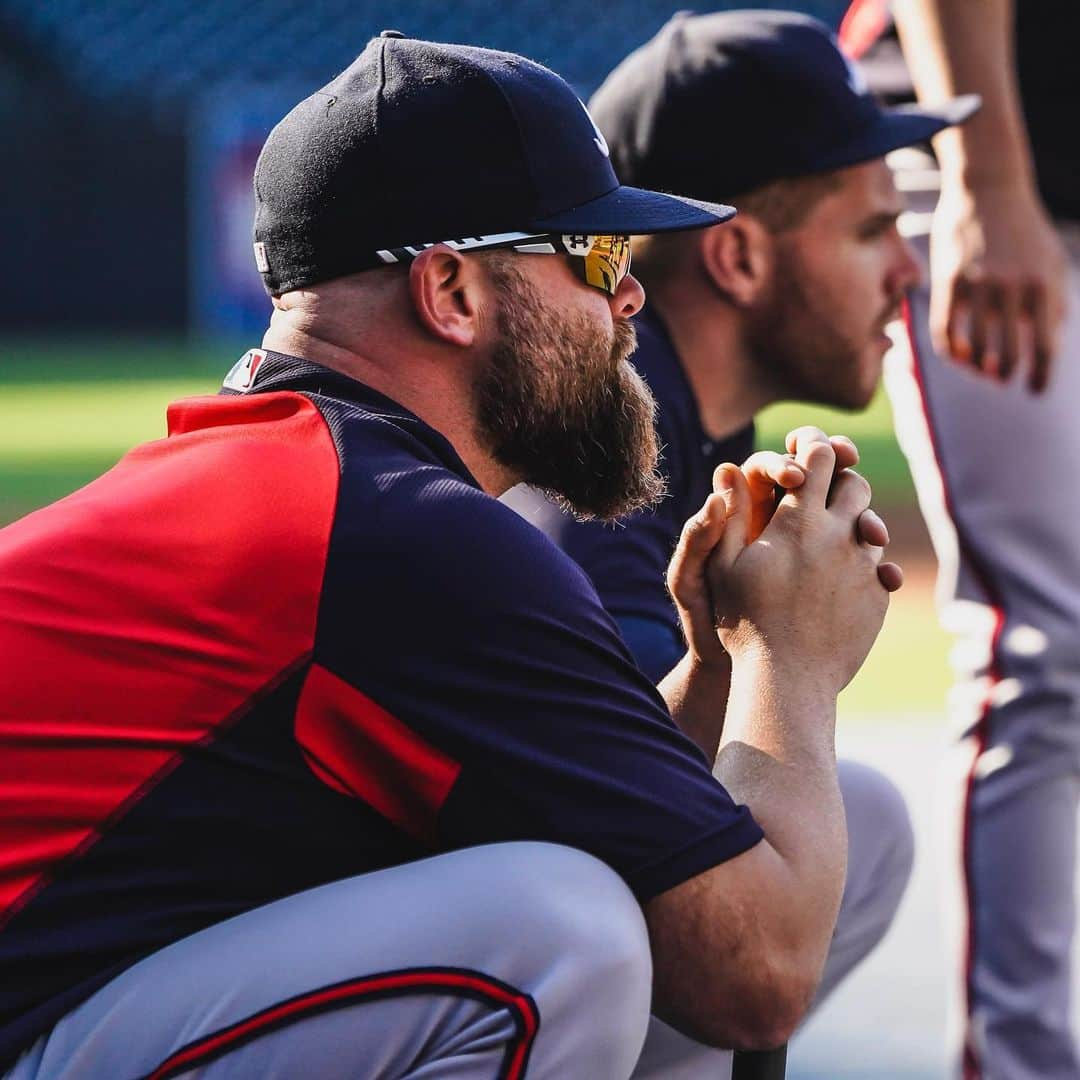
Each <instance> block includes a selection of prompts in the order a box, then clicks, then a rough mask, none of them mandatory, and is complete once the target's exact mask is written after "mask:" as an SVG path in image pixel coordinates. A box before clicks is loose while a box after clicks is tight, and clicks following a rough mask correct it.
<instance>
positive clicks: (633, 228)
mask: <svg viewBox="0 0 1080 1080" xmlns="http://www.w3.org/2000/svg"><path fill="white" fill-rule="evenodd" d="M734 216H735V207H733V206H724V205H723V204H722V203H710V202H702V201H701V200H699V199H686V198H683V196H681V195H664V194H662V193H661V192H659V191H646V190H644V189H643V188H635V187H627V186H626V185H622V186H621V187H617V188H615V189H614V190H613V191H609V192H608V193H607V194H606V195H601V196H600V197H599V198H598V199H592V200H591V201H590V202H587V203H582V204H581V206H574V207H571V208H570V209H569V210H563V211H561V212H560V213H558V214H552V215H551V216H550V217H546V218H540V219H538V220H536V221H530V222H528V223H527V227H528V228H535V229H536V230H537V231H539V232H574V233H629V234H632V235H635V236H642V235H644V234H646V233H661V232H677V231H678V230H680V229H704V228H706V227H708V226H709V225H719V224H720V222H722V221H727V220H728V218H731V217H734Z"/></svg>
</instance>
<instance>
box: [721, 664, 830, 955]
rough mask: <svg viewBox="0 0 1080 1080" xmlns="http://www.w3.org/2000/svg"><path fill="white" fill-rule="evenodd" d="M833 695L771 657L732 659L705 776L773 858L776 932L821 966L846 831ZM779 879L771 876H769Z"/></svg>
mask: <svg viewBox="0 0 1080 1080" xmlns="http://www.w3.org/2000/svg"><path fill="white" fill-rule="evenodd" d="M835 724H836V695H835V692H834V691H833V690H832V689H831V688H830V687H827V686H817V685H814V682H813V673H801V672H789V671H784V670H781V669H780V668H779V667H777V666H776V665H775V664H774V663H773V662H772V660H771V658H768V657H766V658H755V659H754V660H752V661H745V660H744V661H740V662H739V663H738V665H737V667H736V669H735V672H734V674H733V678H732V687H731V698H730V701H729V704H728V712H727V722H726V725H725V730H724V734H723V738H722V740H721V745H720V752H719V754H718V755H717V759H716V766H715V769H714V773H715V775H716V777H717V779H719V780H720V782H721V783H722V784H723V785H724V787H725V788H726V789H727V790H728V791H729V792H730V794H731V796H732V798H734V799H735V800H736V801H737V802H741V803H745V804H746V805H747V806H748V807H749V808H750V810H751V812H752V813H753V815H754V818H755V820H756V821H757V822H758V824H759V825H760V826H761V827H762V829H763V831H764V833H765V838H766V841H767V842H768V844H769V845H770V847H771V848H772V849H773V850H774V851H775V852H776V854H777V855H778V856H779V859H780V863H781V866H780V867H779V868H778V870H779V872H781V873H783V874H785V875H787V876H788V877H789V879H790V880H789V885H790V888H788V889H778V891H777V892H776V893H774V894H773V896H771V897H770V900H771V902H772V905H773V909H772V910H773V913H774V915H775V918H776V921H777V930H778V933H779V935H780V937H781V938H782V939H784V938H786V939H787V940H789V941H793V942H799V943H801V947H802V948H803V949H805V950H806V955H808V956H816V957H817V958H818V959H817V961H816V962H819V963H820V964H823V963H824V960H825V954H826V952H827V950H828V945H829V941H830V939H831V936H832V931H833V926H834V924H835V921H836V912H837V910H838V908H839V905H840V896H841V893H842V891H843V881H844V873H845V867H846V861H847V829H846V824H845V820H844V807H843V802H842V800H841V797H840V789H839V786H838V784H837V778H836V750H835ZM778 884H779V883H778Z"/></svg>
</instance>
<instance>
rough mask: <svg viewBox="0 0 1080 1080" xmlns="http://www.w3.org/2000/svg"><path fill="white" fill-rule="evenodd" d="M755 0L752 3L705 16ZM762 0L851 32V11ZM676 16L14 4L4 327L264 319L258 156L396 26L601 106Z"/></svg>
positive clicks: (145, 1) (230, 328) (525, 1)
mask: <svg viewBox="0 0 1080 1080" xmlns="http://www.w3.org/2000/svg"><path fill="white" fill-rule="evenodd" d="M738 6H748V5H746V4H742V5H739V4H734V3H732V4H713V5H708V6H707V7H704V8H701V9H699V10H718V9H720V8H723V7H738ZM756 6H760V7H789V8H791V7H795V8H800V9H801V10H804V11H807V12H809V13H811V14H814V15H817V16H819V17H820V18H822V19H824V20H825V21H827V22H829V23H830V24H832V25H835V24H836V23H838V21H839V19H840V17H841V15H842V13H843V8H844V7H845V3H844V0H794V2H792V3H782V2H772V3H770V2H759V3H757V4H756ZM676 10H679V7H678V5H677V4H673V3H671V2H670V0H613V2H611V3H607V4H588V3H582V2H580V0H511V2H498V0H461V2H457V3H452V4H451V3H445V2H443V0H410V2H406V0H308V2H306V3H303V4H296V3H293V2H289V0H261V2H259V3H253V2H250V0H214V2H210V0H204V2H194V3H193V2H191V0H0V131H2V133H3V134H2V135H0V140H2V141H0V146H2V147H3V148H4V152H3V168H2V170H0V196H2V197H0V236H2V237H3V238H4V247H5V249H6V250H8V251H9V252H10V251H11V250H14V252H15V258H14V260H6V261H5V262H6V265H5V268H4V270H3V271H2V272H0V273H2V276H3V283H2V284H3V298H4V302H3V303H2V304H0V333H2V332H4V331H15V332H18V333H20V334H26V333H56V332H63V333H67V334H71V333H79V332H90V333H94V334H100V333H103V332H111V331H117V330H120V331H135V332H142V333H145V332H163V333H168V334H170V335H175V334H178V333H181V332H185V331H186V332H193V333H195V334H197V335H203V334H222V333H225V334H229V335H230V336H231V335H233V334H239V333H244V332H252V331H254V330H256V329H258V327H259V326H261V324H262V322H263V320H264V318H265V314H266V307H267V305H266V301H265V298H264V296H263V293H262V288H261V284H260V282H259V280H258V278H257V275H256V274H255V271H254V266H253V263H252V257H251V249H250V238H249V237H250V225H251V212H252V204H251V193H250V186H251V185H250V180H251V169H252V166H253V164H254V159H255V155H256V154H257V152H258V148H259V146H260V145H261V143H262V140H263V139H264V137H265V135H266V132H267V131H268V130H269V128H270V126H271V125H272V124H273V123H274V121H275V120H276V119H278V118H279V117H280V116H281V115H282V113H283V112H284V111H285V110H287V108H288V107H289V106H290V105H291V104H293V103H294V102H295V101H297V100H299V98H300V97H302V96H305V95H306V94H308V93H310V92H311V91H312V90H314V89H316V88H318V87H319V86H321V85H322V84H323V83H325V82H327V81H328V80H329V79H330V78H331V77H332V76H333V75H334V74H336V73H337V72H338V71H340V70H341V69H343V68H344V67H345V66H347V65H348V63H349V62H350V61H351V60H352V58H353V57H354V56H355V55H356V54H357V53H358V52H360V50H361V49H362V48H363V46H364V44H365V43H366V41H367V40H368V38H369V37H371V36H373V35H374V34H377V33H378V32H379V31H380V30H382V29H385V28H387V27H393V28H395V29H400V30H401V31H403V32H404V33H406V34H408V35H409V36H412V37H427V38H433V39H436V40H449V41H460V42H468V43H471V44H478V45H486V46H490V47H493V48H501V49H510V50H513V51H516V52H522V53H524V54H526V55H528V56H530V57H532V58H534V59H536V60H539V61H541V62H542V63H545V64H548V65H549V66H551V67H553V68H555V69H556V70H557V71H559V72H560V73H561V74H563V75H564V76H565V77H566V78H567V79H569V80H570V82H571V83H572V84H573V85H574V86H575V87H576V89H577V90H578V92H579V93H580V95H581V96H582V97H583V98H587V97H588V95H589V94H590V93H591V92H592V91H593V90H594V89H595V88H596V86H597V85H598V84H599V82H600V81H601V80H602V78H603V76H604V75H605V74H606V73H607V72H608V71H609V70H610V69H611V68H612V67H613V66H614V65H615V64H616V63H617V62H618V61H619V60H620V59H621V58H622V57H623V56H624V55H625V54H626V53H627V52H629V51H630V50H631V49H633V48H635V47H636V46H638V45H640V44H641V43H643V42H644V41H646V40H647V39H648V38H649V37H651V36H652V35H653V34H654V33H655V32H656V30H657V29H659V27H660V26H661V25H662V24H663V23H664V22H665V21H666V20H667V19H668V18H670V16H671V15H672V13H673V12H674V11H676ZM462 122H467V118H465V117H463V118H462ZM721 123H722V121H721V120H720V118H718V130H719V129H720V128H719V125H720V124H721ZM0 356H2V354H0Z"/></svg>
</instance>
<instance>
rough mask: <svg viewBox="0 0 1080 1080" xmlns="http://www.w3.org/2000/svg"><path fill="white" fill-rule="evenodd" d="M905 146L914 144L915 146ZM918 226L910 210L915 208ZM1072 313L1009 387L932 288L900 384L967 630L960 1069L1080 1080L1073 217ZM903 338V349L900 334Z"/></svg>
mask: <svg viewBox="0 0 1080 1080" xmlns="http://www.w3.org/2000/svg"><path fill="white" fill-rule="evenodd" d="M909 160H910V155H909ZM897 179H898V184H899V185H900V186H901V187H902V188H905V187H906V188H908V189H909V193H910V194H909V202H910V203H911V206H912V214H911V215H910V220H909V222H907V224H908V226H909V227H908V228H906V229H905V231H906V232H908V233H909V235H910V236H911V238H912V239H913V241H914V242H915V243H916V245H917V246H919V247H921V249H922V251H923V253H924V254H925V252H926V247H927V230H928V227H929V219H930V212H931V211H932V209H933V206H934V201H935V198H936V191H934V187H935V177H934V174H933V173H932V172H926V171H919V172H916V171H915V170H912V169H910V168H909V169H906V170H902V171H900V172H898V174H897ZM902 224H904V222H902ZM1060 231H1061V235H1062V239H1063V240H1064V242H1065V245H1066V248H1067V250H1068V254H1069V260H1070V279H1069V285H1068V300H1069V315H1068V320H1067V323H1066V326H1065V333H1064V337H1063V341H1062V351H1061V354H1060V356H1059V357H1058V360H1057V362H1056V365H1055V368H1054V371H1053V375H1052V378H1051V383H1050V388H1049V390H1048V391H1047V392H1046V393H1045V394H1043V395H1041V396H1038V397H1036V396H1032V395H1031V394H1029V393H1028V392H1027V390H1026V389H1025V388H1024V386H1023V378H1022V376H1021V377H1020V378H1014V379H1013V381H1012V383H1011V384H1010V385H1008V386H1002V385H1000V384H998V383H996V382H994V381H992V380H990V379H986V378H983V377H982V376H980V375H978V374H977V373H973V372H971V371H970V370H968V369H966V368H963V367H961V366H959V365H957V364H954V363H952V362H950V361H946V360H942V359H941V358H939V357H938V356H936V355H935V353H934V352H933V349H932V347H931V345H930V342H929V335H928V330H927V307H928V295H927V291H926V290H925V289H922V290H920V291H918V292H917V293H916V294H915V295H913V296H912V298H911V301H910V305H909V306H910V311H909V319H908V324H909V333H910V340H911V343H912V346H913V347H912V348H911V349H908V348H906V347H899V346H898V348H897V350H895V353H894V355H892V356H890V358H889V360H888V362H887V369H886V385H887V387H888V389H889V395H890V398H891V399H892V403H893V412H894V415H895V420H896V427H897V435H898V437H899V438H900V441H901V445H902V446H903V448H904V451H905V453H906V454H907V457H908V460H909V463H910V465H911V468H912V474H913V476H914V478H915V482H916V487H917V490H918V495H919V501H920V504H921V506H922V509H923V514H924V516H925V518H926V521H927V525H928V526H929V529H930V533H931V538H932V540H933V543H934V548H935V551H936V552H937V556H938V560H939V564H940V569H939V578H938V602H939V607H940V611H941V616H942V621H943V623H944V625H945V627H946V629H948V630H950V631H951V632H952V633H954V634H955V635H956V638H957V645H956V648H955V649H954V651H953V658H954V667H955V669H956V685H955V688H954V690H953V693H952V696H951V700H950V709H949V711H950V714H951V721H952V723H953V724H954V725H955V730H956V734H957V742H956V750H955V755H954V756H955V760H954V761H953V762H950V769H949V774H950V777H951V783H952V785H953V793H954V796H955V798H954V799H953V800H952V802H953V806H954V817H953V821H952V822H951V823H950V827H951V828H952V829H953V837H954V843H953V850H954V852H955V858H954V859H953V860H952V861H951V864H950V866H949V868H948V871H949V874H950V876H951V878H952V884H953V885H954V886H955V890H954V892H955V895H957V896H958V898H959V900H960V903H959V904H956V905H954V906H953V914H954V918H953V925H952V926H951V927H950V931H951V937H952V940H953V941H954V942H955V945H956V948H955V955H954V957H953V971H954V973H955V990H956V993H955V994H954V995H953V1008H952V1012H951V1017H950V1021H951V1022H950V1050H951V1053H952V1055H953V1059H954V1065H955V1070H956V1073H957V1074H958V1075H965V1076H982V1077H985V1078H987V1080H1036V1078H1038V1080H1065V1078H1069V1080H1075V1078H1076V1077H1077V1076H1080V1060H1078V1058H1077V1054H1076V1049H1075V1046H1074V1041H1073V1036H1072V1033H1071V1031H1070V1025H1069V1014H1070V988H1071V980H1072V967H1071V957H1070V947H1071V944H1072V938H1073V925H1074V921H1075V901H1074V895H1073V894H1074V882H1075V875H1076V845H1077V806H1078V800H1080V717H1078V715H1077V707H1078V702H1080V533H1078V531H1077V528H1076V523H1077V518H1076V514H1075V513H1074V509H1075V504H1076V497H1075V493H1074V491H1073V490H1072V488H1073V487H1074V486H1075V484H1074V481H1073V480H1072V477H1071V472H1070V470H1072V469H1073V468H1074V467H1075V463H1076V462H1077V461H1080V423H1078V421H1077V412H1078V409H1080V405H1078V403H1080V227H1078V226H1076V225H1062V226H1060ZM901 344H902V345H903V344H904V343H901Z"/></svg>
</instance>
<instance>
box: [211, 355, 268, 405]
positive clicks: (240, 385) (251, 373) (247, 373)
mask: <svg viewBox="0 0 1080 1080" xmlns="http://www.w3.org/2000/svg"><path fill="white" fill-rule="evenodd" d="M265 359H266V353H264V352H263V351H262V350H261V349H248V351H247V352H246V353H244V355H243V356H241V357H240V359H239V360H237V361H236V363H235V364H233V366H232V370H231V371H230V372H229V374H228V375H226V376H225V381H224V382H223V383H222V384H221V385H222V386H223V387H225V389H226V390H239V391H240V393H241V394H246V393H247V392H248V391H249V390H250V389H251V388H252V387H253V386H254V385H255V378H256V376H257V375H258V373H259V368H260V367H261V366H262V363H263V361H264V360H265Z"/></svg>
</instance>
